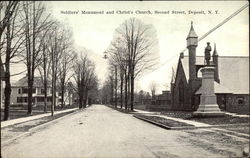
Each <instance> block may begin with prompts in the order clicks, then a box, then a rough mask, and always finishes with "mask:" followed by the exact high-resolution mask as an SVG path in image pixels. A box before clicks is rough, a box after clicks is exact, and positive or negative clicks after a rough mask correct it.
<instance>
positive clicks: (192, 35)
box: [187, 21, 198, 39]
mask: <svg viewBox="0 0 250 158" xmlns="http://www.w3.org/2000/svg"><path fill="white" fill-rule="evenodd" d="M191 37H192V38H198V36H197V34H196V33H195V31H194V27H193V21H191V28H190V31H189V34H188V36H187V39H188V38H191Z"/></svg>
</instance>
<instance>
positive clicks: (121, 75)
mask: <svg viewBox="0 0 250 158" xmlns="http://www.w3.org/2000/svg"><path fill="white" fill-rule="evenodd" d="M120 77H121V87H120V88H121V93H120V95H121V96H120V97H121V101H120V102H121V109H122V106H123V73H121V74H120Z"/></svg>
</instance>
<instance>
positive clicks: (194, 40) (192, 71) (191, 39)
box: [186, 22, 198, 80]
mask: <svg viewBox="0 0 250 158" xmlns="http://www.w3.org/2000/svg"><path fill="white" fill-rule="evenodd" d="M186 40H187V48H188V56H189V80H194V79H196V67H195V63H196V47H197V45H198V36H197V34H196V33H195V31H194V28H193V22H191V28H190V31H189V34H188V36H187V38H186Z"/></svg>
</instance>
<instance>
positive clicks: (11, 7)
mask: <svg viewBox="0 0 250 158" xmlns="http://www.w3.org/2000/svg"><path fill="white" fill-rule="evenodd" d="M18 3H19V1H1V2H0V10H1V12H2V11H3V12H4V13H3V15H4V16H3V18H2V16H1V17H0V18H1V22H0V38H1V37H2V34H3V32H4V30H5V29H6V27H7V26H8V25H9V23H10V19H11V17H12V16H13V14H14V13H16V10H17V9H16V7H17V5H18ZM1 14H2V13H1Z"/></svg>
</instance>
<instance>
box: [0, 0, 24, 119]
mask: <svg viewBox="0 0 250 158" xmlns="http://www.w3.org/2000/svg"><path fill="white" fill-rule="evenodd" d="M1 3H2V2H1ZM15 6H16V7H15V10H12V12H13V13H12V14H11V15H12V16H11V17H10V16H8V18H9V19H5V20H7V21H6V23H5V25H6V31H4V32H5V37H4V38H1V44H3V45H2V46H1V47H2V48H3V50H4V51H1V52H4V53H1V56H2V55H3V56H5V64H4V65H5V89H4V95H5V110H4V120H8V118H9V106H10V95H11V83H10V77H11V73H10V64H11V63H18V62H20V60H19V58H18V56H19V55H20V52H22V49H23V47H22V46H23V43H24V38H23V31H22V30H23V28H22V27H21V26H20V21H21V19H20V17H19V16H18V14H19V13H20V10H19V7H20V6H19V5H18V4H16V5H15ZM4 40H6V43H5V42H3V41H4ZM4 43H5V44H4ZM1 61H2V59H1ZM18 74H19V73H18ZM14 75H15V74H14Z"/></svg>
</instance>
